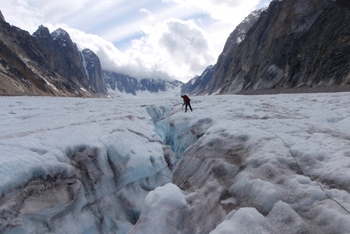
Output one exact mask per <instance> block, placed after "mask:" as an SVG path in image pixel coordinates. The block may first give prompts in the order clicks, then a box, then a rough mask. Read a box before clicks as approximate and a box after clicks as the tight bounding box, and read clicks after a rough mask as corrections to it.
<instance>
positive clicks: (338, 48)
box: [209, 0, 350, 94]
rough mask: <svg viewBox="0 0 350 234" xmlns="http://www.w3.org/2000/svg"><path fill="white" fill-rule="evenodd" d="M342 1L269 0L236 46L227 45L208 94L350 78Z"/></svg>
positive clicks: (322, 83) (321, 83)
mask: <svg viewBox="0 0 350 234" xmlns="http://www.w3.org/2000/svg"><path fill="white" fill-rule="evenodd" d="M346 6H347V3H346V2H345V1H337V2H333V1H328V0H313V1H306V0H284V1H273V2H271V4H270V6H269V8H268V10H267V11H266V12H263V13H262V14H261V16H260V17H259V19H258V20H257V22H256V23H255V24H254V25H253V26H252V28H251V29H250V30H249V31H248V33H247V35H246V37H245V39H244V40H243V41H242V43H241V44H239V45H238V46H237V48H234V49H233V50H231V51H230V53H229V54H227V53H225V52H226V51H227V49H226V48H228V47H227V46H225V49H224V52H223V53H222V54H221V55H220V57H219V59H218V63H217V66H216V68H215V72H214V74H213V78H212V80H211V83H210V85H209V86H210V88H209V94H214V93H215V94H216V93H218V94H227V93H240V92H242V91H247V90H248V91H249V90H264V89H266V90H271V89H282V90H283V89H290V88H293V89H295V88H299V87H320V86H326V87H332V86H339V85H345V84H349V79H350V67H349V66H348V65H347V64H348V63H349V61H350V57H349V49H350V47H349V43H350V38H349V36H348V34H349V30H350V26H349V24H348V22H349V19H350V11H349V9H348V8H347V7H346ZM229 40H230V38H229ZM228 43H229V42H228ZM282 92H283V91H282Z"/></svg>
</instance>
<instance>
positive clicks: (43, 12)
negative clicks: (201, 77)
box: [0, 0, 269, 81]
mask: <svg viewBox="0 0 350 234" xmlns="http://www.w3.org/2000/svg"><path fill="white" fill-rule="evenodd" d="M162 1H163V2H168V3H169V4H164V3H162V5H161V7H160V4H159V2H157V1H155V0H143V1H129V0H101V1H94V0H77V1H71V0H61V1H46V0H7V1H0V9H1V10H2V12H3V14H4V16H5V19H6V20H7V21H8V22H10V23H11V24H13V25H15V26H18V27H20V28H22V29H24V30H27V31H29V32H30V33H32V32H34V31H35V30H36V29H37V28H38V26H39V25H40V24H44V25H46V26H48V27H49V28H50V31H52V30H55V29H57V28H58V27H62V28H64V29H66V30H67V32H68V33H69V34H70V35H71V37H72V39H73V41H75V42H76V43H77V44H78V45H79V47H80V48H81V49H84V48H90V49H91V50H93V51H94V52H95V53H96V54H97V55H98V56H99V57H100V59H101V62H102V65H103V68H104V69H108V70H112V71H117V72H124V73H126V74H129V75H131V76H135V77H136V78H144V77H153V78H163V79H173V78H175V79H179V80H182V81H187V80H188V79H190V78H192V77H193V76H195V75H197V74H200V73H201V72H202V71H203V70H204V69H205V67H206V66H208V65H210V64H214V63H215V62H216V59H217V57H218V55H219V53H220V52H221V51H222V48H223V46H224V43H225V41H226V39H227V37H228V36H229V34H230V32H232V31H233V29H234V27H235V26H236V25H237V24H239V23H240V22H241V20H242V19H244V17H246V16H247V15H248V14H249V13H250V12H251V11H252V10H254V8H255V7H257V6H258V5H257V4H258V3H259V2H260V5H261V4H262V3H261V2H264V3H265V2H269V0H250V1H246V0H162ZM170 3H171V4H170ZM13 12H16V14H13ZM209 16H210V17H209ZM170 17H172V19H169V18H170ZM194 17H195V18H196V19H194V20H196V22H198V24H199V25H200V26H201V27H199V26H198V25H197V24H196V23H195V21H192V20H187V21H184V20H179V19H191V18H192V19H193V18H194ZM175 18H177V19H175ZM53 25H54V26H53ZM73 28H75V29H73ZM83 31H85V32H91V33H94V34H96V35H93V34H88V33H85V32H83ZM97 35H98V36H97ZM137 36H139V37H141V36H142V38H140V39H137V40H134V41H133V42H132V43H130V47H129V48H126V49H124V50H123V51H120V50H118V49H117V48H116V47H115V46H114V45H113V44H112V42H115V43H117V42H118V41H124V40H126V39H127V38H131V37H132V38H135V37H137ZM123 43H124V42H123ZM126 44H127V43H126Z"/></svg>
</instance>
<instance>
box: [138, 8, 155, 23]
mask: <svg viewBox="0 0 350 234" xmlns="http://www.w3.org/2000/svg"><path fill="white" fill-rule="evenodd" d="M140 12H141V13H144V14H146V15H148V19H149V20H154V15H153V14H152V12H151V11H149V10H147V9H146V8H141V9H140Z"/></svg>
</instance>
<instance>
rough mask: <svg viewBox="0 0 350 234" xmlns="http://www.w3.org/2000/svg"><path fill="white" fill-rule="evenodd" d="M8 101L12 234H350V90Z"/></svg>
mask: <svg viewBox="0 0 350 234" xmlns="http://www.w3.org/2000/svg"><path fill="white" fill-rule="evenodd" d="M0 100H1V102H0V123H1V132H0V175H1V180H0V196H1V200H0V233H77V234H78V233H130V234H133V233H211V234H223V233H348V232H349V231H348V230H350V214H349V210H350V194H349V193H350V190H349V186H350V171H349V167H350V133H349V132H350V131H349V130H350V109H349V104H350V93H319V94H276V95H256V96H242V95H224V96H198V97H191V100H192V107H193V112H187V113H184V112H183V109H182V99H181V97H180V96H175V94H173V93H172V94H171V95H168V96H167V95H163V96H161V95H155V96H141V97H137V96H131V95H119V94H118V95H116V96H114V97H113V98H108V99H81V98H58V97H0Z"/></svg>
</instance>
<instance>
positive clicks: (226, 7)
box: [162, 0, 261, 25]
mask: <svg viewBox="0 0 350 234" xmlns="http://www.w3.org/2000/svg"><path fill="white" fill-rule="evenodd" d="M162 1H163V2H167V3H171V2H174V3H177V4H180V5H182V6H194V7H198V8H201V9H202V10H203V11H204V12H206V13H208V14H209V15H210V16H211V17H212V18H214V19H217V20H219V21H221V22H223V23H226V24H232V25H238V24H239V23H240V22H241V21H242V20H243V19H244V17H245V16H247V15H248V14H249V13H251V12H252V11H253V10H254V9H255V8H256V6H257V5H258V4H259V2H261V0H249V1H246V0H162Z"/></svg>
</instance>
